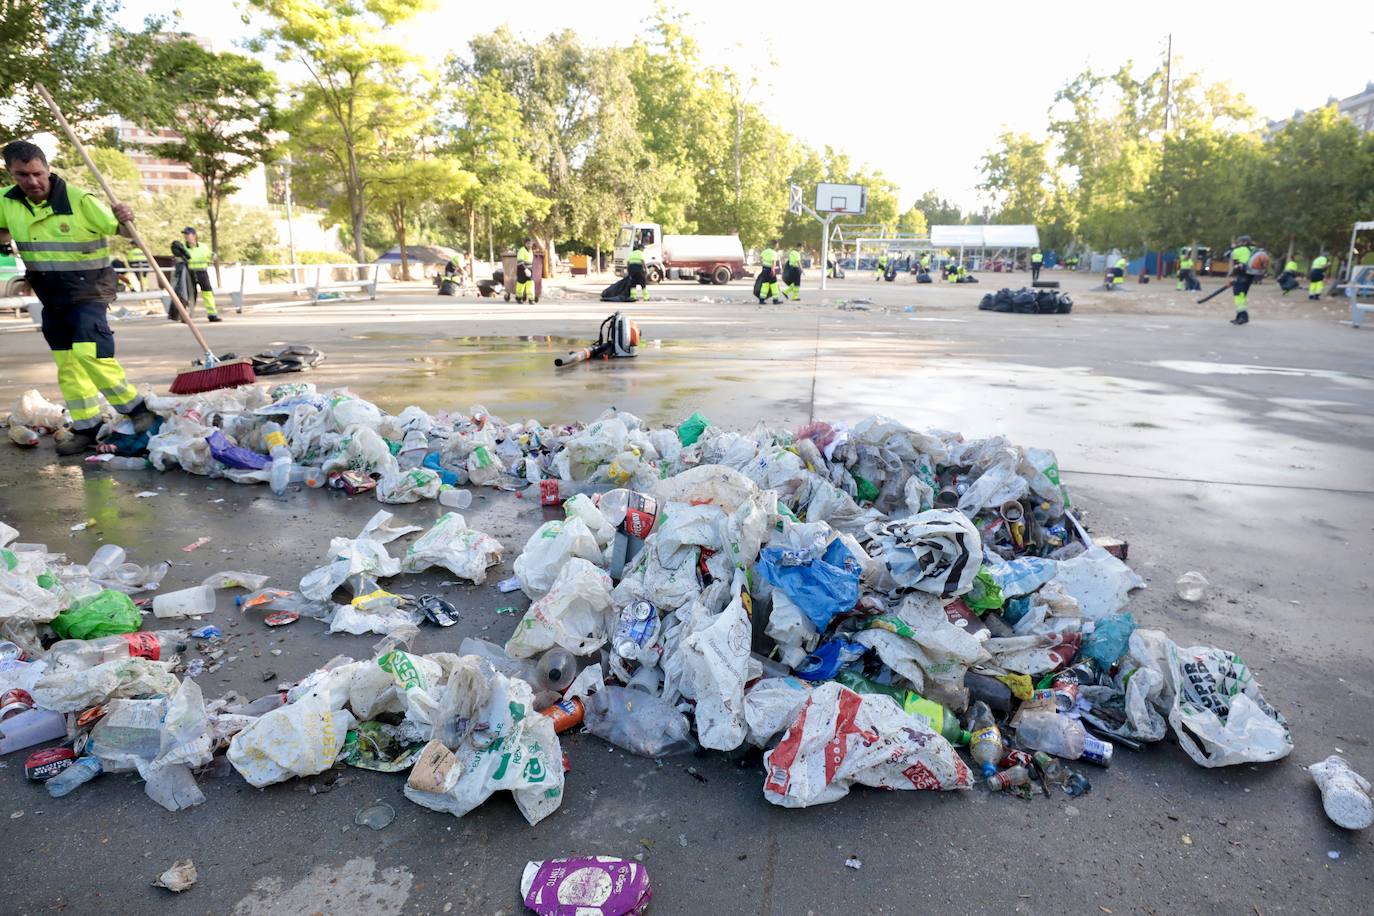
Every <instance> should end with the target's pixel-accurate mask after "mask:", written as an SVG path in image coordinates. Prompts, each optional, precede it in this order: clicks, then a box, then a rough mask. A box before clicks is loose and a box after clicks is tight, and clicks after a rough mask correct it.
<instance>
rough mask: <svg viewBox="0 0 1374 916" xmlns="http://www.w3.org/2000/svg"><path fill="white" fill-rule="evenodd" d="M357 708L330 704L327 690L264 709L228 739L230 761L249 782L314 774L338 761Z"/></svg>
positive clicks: (266, 783) (265, 782)
mask: <svg viewBox="0 0 1374 916" xmlns="http://www.w3.org/2000/svg"><path fill="white" fill-rule="evenodd" d="M353 723H354V718H353V714H352V713H351V712H349V711H348V710H347V709H342V708H331V706H330V698H329V696H328V694H327V693H325V692H323V691H311V692H310V693H307V694H306V695H305V696H303V697H301V698H300V699H298V700H296V701H295V702H292V703H288V704H287V705H285V706H279V707H277V708H276V709H273V710H271V711H270V712H266V713H263V714H262V716H260V717H259V718H258V721H256V722H254V723H253V724H252V725H250V726H248V727H247V728H245V729H244V730H243V731H241V732H239V733H238V734H237V735H235V736H234V737H233V740H231V741H230V742H229V762H230V763H231V764H232V765H233V767H234V769H236V770H238V771H239V775H240V776H242V777H243V778H244V779H245V780H246V781H247V782H248V784H249V785H251V786H256V787H257V788H259V789H260V788H262V787H263V786H270V785H272V784H273V783H276V782H284V781H286V780H288V779H290V778H291V777H293V776H313V775H314V774H316V773H323V772H324V771H325V770H327V769H329V768H330V767H331V766H333V765H334V759H335V758H336V757H338V755H339V753H340V752H341V751H342V750H343V746H344V738H345V737H346V736H347V735H348V730H349V729H350V728H352V727H353Z"/></svg>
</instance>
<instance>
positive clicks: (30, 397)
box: [10, 388, 67, 430]
mask: <svg viewBox="0 0 1374 916" xmlns="http://www.w3.org/2000/svg"><path fill="white" fill-rule="evenodd" d="M10 423H11V424H14V423H19V424H22V425H24V426H29V427H33V426H41V427H43V428H44V429H48V430H57V429H61V428H62V427H63V426H66V425H67V411H66V408H64V407H63V406H62V405H61V404H54V403H53V402H52V401H49V400H48V399H47V398H45V397H43V395H42V393H41V392H39V391H38V390H37V389H35V388H30V389H29V390H28V391H25V392H24V393H23V394H21V395H20V396H19V400H18V401H16V402H15V405H14V411H13V412H12V413H11V414H10Z"/></svg>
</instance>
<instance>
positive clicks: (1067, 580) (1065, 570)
mask: <svg viewBox="0 0 1374 916" xmlns="http://www.w3.org/2000/svg"><path fill="white" fill-rule="evenodd" d="M1050 581H1051V582H1052V583H1058V584H1059V585H1061V586H1063V588H1064V591H1066V592H1068V593H1069V594H1070V595H1072V596H1073V598H1074V599H1075V600H1076V601H1077V602H1078V606H1079V607H1080V608H1081V609H1082V611H1083V616H1084V617H1086V618H1088V619H1089V620H1099V619H1101V618H1103V617H1106V616H1108V615H1109V614H1115V613H1116V612H1117V611H1119V610H1121V609H1122V608H1123V607H1125V606H1126V601H1127V600H1128V595H1129V594H1130V592H1131V590H1132V589H1137V588H1144V587H1145V580H1144V579H1142V578H1140V576H1138V575H1136V574H1135V572H1134V571H1133V570H1132V569H1131V568H1130V567H1129V566H1127V565H1126V564H1125V563H1123V562H1121V561H1120V560H1119V559H1117V558H1116V557H1115V556H1113V555H1112V554H1110V553H1108V552H1107V550H1106V548H1105V547H1099V546H1097V545H1093V546H1092V547H1090V548H1088V549H1087V550H1085V551H1084V552H1083V553H1080V554H1079V555H1078V556H1076V557H1074V558H1073V559H1071V560H1061V561H1060V562H1059V565H1058V569H1057V570H1056V572H1055V575H1054V578H1053V579H1051V580H1050Z"/></svg>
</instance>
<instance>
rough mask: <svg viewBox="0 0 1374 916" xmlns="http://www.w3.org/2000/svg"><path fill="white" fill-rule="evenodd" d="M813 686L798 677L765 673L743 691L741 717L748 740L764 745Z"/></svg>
mask: <svg viewBox="0 0 1374 916" xmlns="http://www.w3.org/2000/svg"><path fill="white" fill-rule="evenodd" d="M811 690H812V686H811V685H810V684H808V683H807V682H806V681H804V680H802V679H801V678H799V677H766V678H763V679H762V680H759V681H756V682H755V683H754V684H753V686H751V687H750V688H749V689H748V690H747V691H746V692H745V694H744V721H745V725H746V726H747V729H748V739H749V743H750V744H752V745H754V746H755V747H767V746H768V742H769V741H771V740H773V736H774V735H776V734H778V733H779V732H781V731H782V730H783V729H785V728H787V726H788V725H790V724H791V723H792V720H793V719H795V718H796V717H797V711H798V710H800V709H801V708H802V706H804V705H805V704H806V700H807V697H809V696H811Z"/></svg>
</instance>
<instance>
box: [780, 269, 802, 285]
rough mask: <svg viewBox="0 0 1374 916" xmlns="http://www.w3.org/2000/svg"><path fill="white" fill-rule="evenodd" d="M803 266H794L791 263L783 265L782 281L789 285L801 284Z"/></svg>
mask: <svg viewBox="0 0 1374 916" xmlns="http://www.w3.org/2000/svg"><path fill="white" fill-rule="evenodd" d="M801 280H802V278H801V268H800V267H793V266H792V265H791V264H784V265H783V267H782V282H784V283H786V284H787V285H788V286H800V285H801Z"/></svg>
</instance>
